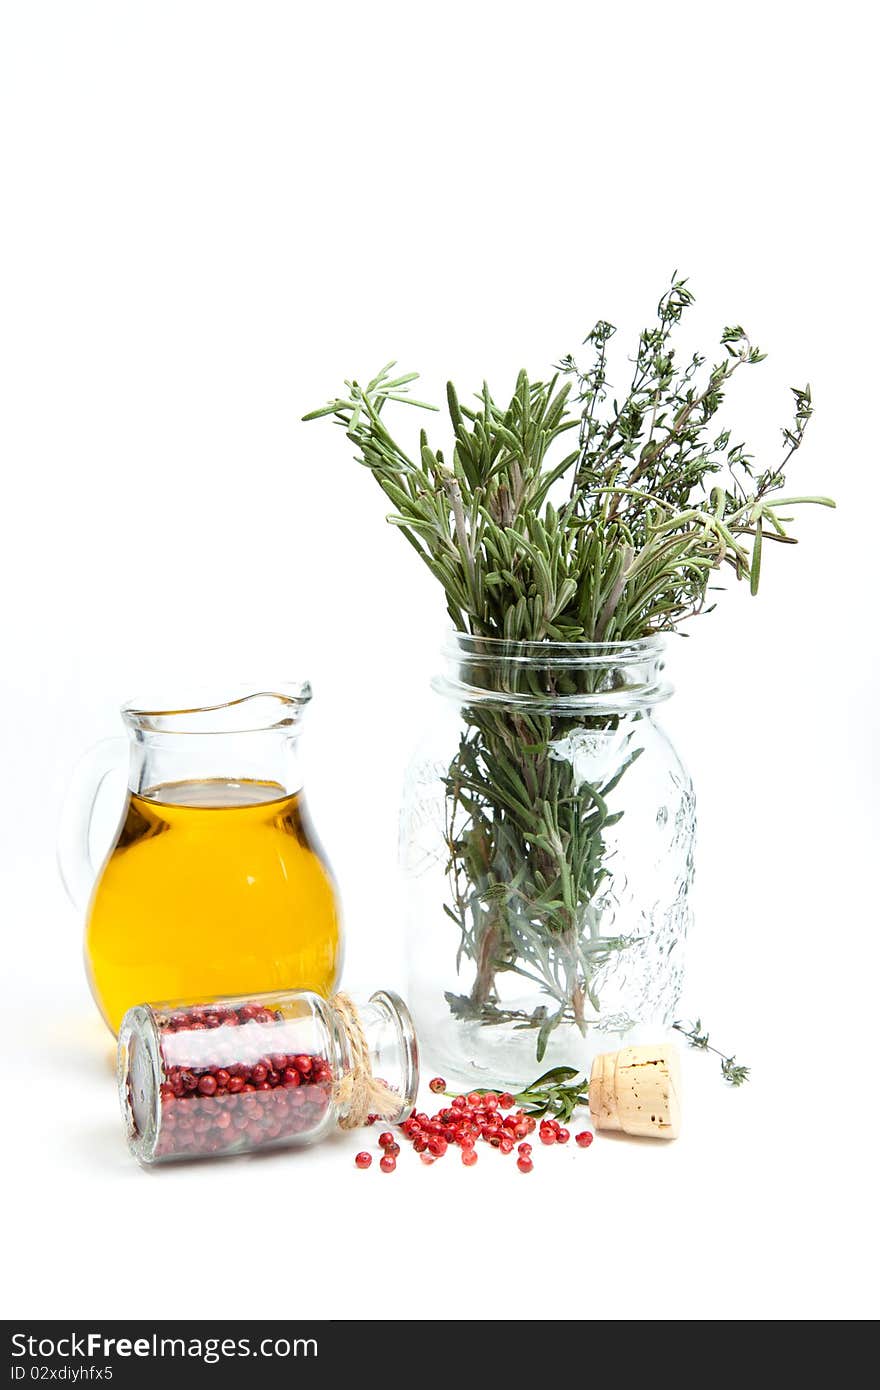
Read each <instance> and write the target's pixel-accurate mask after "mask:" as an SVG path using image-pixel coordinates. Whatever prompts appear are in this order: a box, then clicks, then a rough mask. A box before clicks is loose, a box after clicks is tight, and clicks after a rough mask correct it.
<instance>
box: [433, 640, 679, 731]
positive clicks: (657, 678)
mask: <svg viewBox="0 0 880 1390" xmlns="http://www.w3.org/2000/svg"><path fill="white" fill-rule="evenodd" d="M665 648H666V641H665V638H664V637H663V636H662V635H660V634H652V635H651V636H649V637H641V638H637V639H636V640H634V641H630V642H517V641H510V640H509V639H507V638H503V637H480V636H473V635H471V634H470V633H462V632H452V633H450V634H449V635H448V637H447V640H446V642H445V644H444V647H443V655H444V657H445V658H446V666H447V669H446V671H445V672H444V674H443V675H440V676H437V677H435V679H434V680H433V682H432V686H433V689H434V690H435V691H437V693H438V694H440V695H444V696H446V697H447V698H449V699H452V700H455V701H456V702H457V703H459V704H465V705H481V704H494V705H503V706H506V707H508V708H514V707H527V708H528V709H530V710H532V711H534V712H540V713H555V712H559V713H575V712H578V711H590V710H592V711H595V712H604V711H609V712H613V713H623V712H626V711H627V710H638V709H647V708H650V707H651V706H653V705H655V704H659V703H660V702H661V701H662V700H666V699H668V698H669V696H670V695H671V694H672V686H671V685H670V684H669V683H668V682H667V681H664V680H662V679H661V674H662V672H663V669H664V662H663V654H664V651H665Z"/></svg>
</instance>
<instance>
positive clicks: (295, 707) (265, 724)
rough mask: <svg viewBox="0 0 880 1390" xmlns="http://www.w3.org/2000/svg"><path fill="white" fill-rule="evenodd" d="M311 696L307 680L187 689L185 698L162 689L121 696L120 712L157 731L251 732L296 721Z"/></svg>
mask: <svg viewBox="0 0 880 1390" xmlns="http://www.w3.org/2000/svg"><path fill="white" fill-rule="evenodd" d="M311 698H312V688H311V686H310V685H309V682H308V681H285V682H283V683H281V684H279V685H271V686H261V685H258V684H253V685H238V686H235V687H233V688H232V689H231V690H230V689H229V688H227V689H225V690H224V691H222V692H220V691H219V690H216V689H214V690H211V689H206V690H190V691H188V692H187V698H186V699H185V700H179V699H177V700H169V699H168V698H167V692H166V695H165V696H164V697H163V694H162V692H148V694H147V695H146V696H143V697H139V698H135V699H131V700H126V702H125V704H123V706H122V708H121V710H120V713H121V715H122V718H123V721H124V723H125V724H126V725H127V726H128V727H129V728H130V729H140V730H145V731H147V732H152V733H162V734H252V733H261V732H264V731H266V730H270V729H283V728H289V727H290V726H291V725H294V724H296V723H298V722H299V719H300V716H301V714H302V711H303V710H304V709H305V706H306V705H307V704H308V702H309V700H311Z"/></svg>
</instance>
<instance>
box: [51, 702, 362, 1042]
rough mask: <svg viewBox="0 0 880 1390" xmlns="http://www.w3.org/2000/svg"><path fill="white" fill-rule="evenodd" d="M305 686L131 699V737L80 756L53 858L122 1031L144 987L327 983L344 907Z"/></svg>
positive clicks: (239, 989)
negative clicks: (323, 834)
mask: <svg viewBox="0 0 880 1390" xmlns="http://www.w3.org/2000/svg"><path fill="white" fill-rule="evenodd" d="M310 699H311V690H310V688H309V686H308V685H307V684H306V683H302V684H298V685H290V686H283V687H281V688H279V689H278V690H273V691H253V690H246V691H241V692H240V693H238V694H237V695H236V696H234V698H232V699H229V700H226V701H223V702H213V703H204V704H201V705H194V704H187V705H185V706H183V705H174V704H170V705H169V704H165V703H162V702H158V703H157V702H145V701H132V702H130V703H129V704H126V705H124V706H123V708H122V710H121V714H122V719H123V722H124V724H125V726H126V729H127V732H128V737H127V739H126V738H114V739H105V740H104V741H103V742H101V743H99V744H96V745H95V747H94V748H93V749H92V750H91V751H90V752H89V753H88V754H86V756H85V758H84V759H83V760H82V762H81V763H80V765H79V767H78V769H77V771H76V773H75V774H74V779H73V783H72V786H71V788H70V791H69V793H68V797H67V801H66V804H65V807H64V810H63V813H62V821H61V831H60V838H59V851H58V858H59V866H60V869H61V875H62V878H63V880H64V883H65V886H66V888H67V891H68V893H69V894H70V897H71V899H72V900H73V902H74V904H75V905H76V906H77V907H78V908H80V910H83V909H84V908H86V905H88V906H87V912H86V931H85V960H86V971H87V974H88V978H89V984H90V986H91V990H92V994H93V995H94V997H95V1002H96V1003H97V1005H98V1008H99V1009H100V1010H101V1013H102V1014H103V1016H104V1019H105V1020H106V1022H107V1024H108V1025H109V1027H110V1028H111V1029H112V1030H113V1032H114V1033H115V1032H117V1031H118V1029H119V1025H120V1022H121V1020H122V1017H123V1015H124V1014H125V1012H126V1010H127V1009H129V1008H131V1007H132V1006H133V1005H135V1004H138V1003H140V1002H141V1001H142V1000H143V999H194V998H199V997H205V996H208V995H223V994H236V995H238V994H242V993H258V992H262V991H265V990H277V989H289V988H292V987H296V988H299V989H311V990H314V991H315V992H316V993H318V994H322V995H326V994H329V993H330V992H331V991H332V990H333V989H334V987H335V985H336V983H337V980H338V978H339V974H340V971H341V967H342V927H341V916H340V910H339V904H338V901H337V894H336V887H335V884H334V881H333V877H332V875H331V872H330V869H329V867H328V865H327V863H326V861H325V859H324V856H323V852H322V850H321V847H320V845H319V843H318V841H317V839H316V837H315V833H314V831H313V829H312V826H311V823H310V820H309V817H308V814H307V811H306V808H305V805H304V802H303V793H302V778H301V776H300V768H299V757H298V744H299V736H300V731H301V720H302V713H303V710H304V708H305V706H306V704H307V703H308V701H309V700H310ZM126 756H127V759H128V791H127V795H126V799H125V804H124V806H123V809H122V816H121V819H120V823H119V827H118V830H117V832H116V836H115V839H114V842H113V845H112V848H111V849H110V852H109V854H108V855H107V857H106V859H105V861H104V864H103V866H102V868H101V869H100V870H99V871H96V868H95V866H94V864H93V862H92V859H91V856H90V850H89V831H90V826H91V821H92V815H93V812H94V807H95V801H96V799H97V796H98V792H99V790H100V787H101V784H102V783H103V781H104V779H105V778H106V777H107V776H108V774H109V773H111V772H112V771H113V770H114V769H116V768H118V767H119V766H120V764H121V763H122V762H123V760H124V758H125V757H126Z"/></svg>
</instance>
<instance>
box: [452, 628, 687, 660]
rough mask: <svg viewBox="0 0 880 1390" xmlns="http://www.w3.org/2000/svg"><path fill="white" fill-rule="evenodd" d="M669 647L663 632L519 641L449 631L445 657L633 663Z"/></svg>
mask: <svg viewBox="0 0 880 1390" xmlns="http://www.w3.org/2000/svg"><path fill="white" fill-rule="evenodd" d="M665 650H666V638H665V636H664V635H663V634H662V633H658V632H655V633H651V634H650V635H649V636H647V637H636V638H633V639H632V640H631V641H628V642H556V641H554V642H543V641H542V642H518V641H513V640H511V639H510V638H508V637H480V636H478V635H475V634H473V633H470V632H455V631H451V632H448V633H447V635H446V641H445V642H444V644H443V654H444V656H447V657H450V658H452V659H453V660H457V659H460V658H461V657H479V658H480V659H482V660H485V661H489V662H499V663H500V662H505V661H515V662H517V663H520V664H523V665H526V664H528V663H530V662H534V663H536V664H537V665H538V666H539V667H547V666H560V665H572V666H583V665H590V664H592V665H601V666H607V665H608V664H609V663H610V662H613V663H614V664H615V665H630V664H632V663H634V662H639V661H645V660H646V659H648V658H650V657H651V656H658V657H659V656H660V655H661V654H662V653H663V652H664V651H665Z"/></svg>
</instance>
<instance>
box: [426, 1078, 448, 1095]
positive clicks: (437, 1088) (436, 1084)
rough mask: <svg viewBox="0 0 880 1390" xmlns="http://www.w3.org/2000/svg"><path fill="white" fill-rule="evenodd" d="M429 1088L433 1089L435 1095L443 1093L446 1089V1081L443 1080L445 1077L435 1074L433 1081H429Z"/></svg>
mask: <svg viewBox="0 0 880 1390" xmlns="http://www.w3.org/2000/svg"><path fill="white" fill-rule="evenodd" d="M428 1090H429V1091H433V1092H434V1095H435V1096H439V1095H442V1094H443V1092H444V1091H445V1090H446V1082H445V1081H444V1080H443V1077H442V1076H435V1077H434V1078H433V1079H432V1080H431V1081H429V1082H428Z"/></svg>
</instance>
